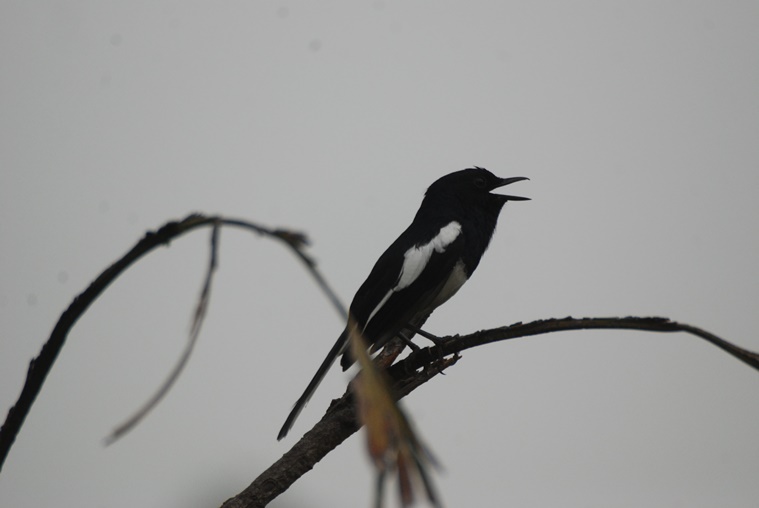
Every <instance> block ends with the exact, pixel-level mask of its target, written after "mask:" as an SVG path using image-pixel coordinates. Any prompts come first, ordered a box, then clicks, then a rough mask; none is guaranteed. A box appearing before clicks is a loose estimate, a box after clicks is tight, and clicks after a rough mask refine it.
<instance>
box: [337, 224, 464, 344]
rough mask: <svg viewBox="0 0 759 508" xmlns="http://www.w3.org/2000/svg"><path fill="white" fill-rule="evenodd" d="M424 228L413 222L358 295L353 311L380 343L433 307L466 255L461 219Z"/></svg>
mask: <svg viewBox="0 0 759 508" xmlns="http://www.w3.org/2000/svg"><path fill="white" fill-rule="evenodd" d="M424 233H425V232H422V231H419V229H418V228H414V225H413V224H412V226H411V227H410V228H409V229H408V230H406V231H405V232H404V233H403V234H402V235H401V236H400V237H399V238H398V240H396V242H395V243H393V245H391V246H390V247H389V248H388V249H387V251H385V253H384V254H383V255H382V256H381V257H380V259H379V260H378V261H377V264H376V265H375V266H374V269H372V272H371V274H370V275H369V277H368V278H367V280H366V282H364V284H363V285H362V286H361V288H360V289H359V291H358V292H357V293H356V297H355V298H354V300H353V304H352V305H351V312H352V313H353V315H354V316H355V318H356V320H357V321H358V323H359V324H360V325H361V326H363V329H364V335H365V337H366V339H367V340H368V341H369V342H371V343H373V345H374V347H375V348H377V347H381V346H383V345H384V343H385V342H387V341H388V340H390V339H391V338H392V337H393V336H395V335H396V334H397V333H398V332H399V331H400V330H401V329H402V328H403V327H404V326H406V325H407V324H408V323H409V322H411V321H412V320H414V319H415V318H417V317H420V316H419V315H420V314H422V313H426V314H429V312H431V311H432V310H433V309H432V308H430V306H431V305H432V304H433V302H434V301H435V298H436V297H437V295H438V294H439V293H440V291H441V289H442V288H443V287H444V286H445V284H446V282H447V281H448V279H449V277H450V275H451V273H452V272H453V270H454V268H455V266H456V264H457V263H458V262H459V260H460V259H461V256H462V252H463V249H464V237H463V234H462V230H461V224H459V223H458V222H456V221H449V222H447V223H442V225H440V224H438V225H435V226H433V227H430V228H429V230H428V231H427V232H426V234H424ZM413 240H416V241H413ZM424 317H426V316H424Z"/></svg>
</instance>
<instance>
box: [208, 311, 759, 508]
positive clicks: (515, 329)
mask: <svg viewBox="0 0 759 508" xmlns="http://www.w3.org/2000/svg"><path fill="white" fill-rule="evenodd" d="M587 329H606V330H640V331H649V332H686V333H689V334H692V335H695V336H697V337H700V338H702V339H704V340H706V341H708V342H710V343H711V344H714V345H715V346H717V347H719V348H721V349H723V350H724V351H726V352H728V353H730V354H731V355H733V356H735V357H736V358H738V359H740V360H741V361H743V362H745V363H747V364H748V365H750V366H752V367H753V368H755V369H757V370H759V354H757V353H755V352H753V351H749V350H747V349H743V348H741V347H739V346H736V345H735V344H732V343H731V342H728V341H726V340H724V339H722V338H720V337H718V336H716V335H714V334H712V333H709V332H707V331H705V330H702V329H700V328H697V327H695V326H691V325H687V324H683V323H678V322H676V321H670V320H669V319H667V318H661V317H624V318H614V317H610V318H581V319H574V318H572V317H567V318H563V319H546V320H540V321H533V322H531V323H525V324H522V323H516V324H513V325H511V326H506V327H502V328H494V329H490V330H482V331H478V332H475V333H472V334H468V335H461V336H459V335H455V336H451V337H445V338H444V341H443V342H442V343H441V344H440V345H436V346H432V347H428V348H424V349H420V350H418V351H414V352H413V353H411V354H410V355H409V356H408V357H406V358H405V359H404V360H402V361H400V362H398V363H396V364H395V365H393V366H392V367H390V368H389V369H388V370H387V372H388V374H389V376H390V378H391V379H392V380H393V389H394V391H395V394H396V397H397V398H398V399H400V398H402V397H404V396H405V395H407V394H409V393H411V392H412V391H414V390H415V389H416V388H417V387H419V386H421V385H422V384H424V383H426V382H427V381H429V380H430V379H432V378H433V377H435V376H436V375H437V374H439V373H441V372H442V371H443V370H445V369H446V368H448V367H449V366H451V365H453V364H454V363H456V362H457V361H458V359H459V358H460V357H459V356H458V353H460V352H462V351H464V350H465V349H470V348H473V347H477V346H483V345H485V344H489V343H492V342H499V341H502V340H509V339H516V338H519V337H529V336H534V335H541V334H545V333H552V332H559V331H568V330H587ZM450 355H452V356H450ZM446 357H447V358H446ZM441 358H443V359H442V360H441ZM358 428H359V427H358V423H357V420H356V417H355V414H354V409H353V404H352V397H351V395H350V393H348V392H346V394H345V395H343V396H342V398H340V399H337V400H334V401H332V404H331V405H330V407H329V408H328V409H327V412H326V414H325V415H324V416H323V417H322V419H321V420H320V421H319V422H318V423H317V424H316V425H314V427H313V428H312V429H311V430H310V431H308V432H307V433H306V434H305V435H304V436H303V437H302V438H301V439H300V440H299V441H298V442H297V443H296V444H295V445H294V446H293V447H292V448H291V449H290V451H288V452H287V453H285V454H284V455H283V456H282V457H281V458H280V459H279V460H278V461H277V462H275V463H274V464H273V465H272V466H271V467H269V469H267V470H266V471H264V472H263V473H261V475H259V476H258V478H256V479H255V480H254V481H253V483H251V484H250V486H248V487H247V488H246V489H245V490H243V491H242V492H241V493H240V494H238V495H237V496H235V497H233V498H231V499H229V500H227V501H226V502H225V503H224V504H223V505H222V508H254V507H262V506H266V505H267V504H268V503H269V502H270V501H271V500H272V499H274V498H275V497H277V496H278V495H279V494H281V493H283V492H284V491H286V490H287V489H288V488H289V487H290V486H291V485H292V484H293V483H294V482H295V481H296V480H297V479H298V478H300V476H302V475H303V474H305V473H306V472H308V471H309V470H311V468H313V467H314V465H316V463H317V462H319V461H320V460H321V459H322V458H324V456H326V455H327V454H328V453H329V452H330V451H332V450H333V449H334V448H335V447H336V446H338V445H339V444H340V443H342V442H343V441H345V440H346V439H347V438H348V437H350V436H351V435H352V434H354V433H355V432H356V431H357V430H358Z"/></svg>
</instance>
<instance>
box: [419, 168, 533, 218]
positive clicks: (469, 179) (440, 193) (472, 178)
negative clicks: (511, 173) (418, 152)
mask: <svg viewBox="0 0 759 508" xmlns="http://www.w3.org/2000/svg"><path fill="white" fill-rule="evenodd" d="M522 180H529V178H526V177H524V176H515V177H511V178H499V177H497V176H495V175H494V174H493V173H491V172H490V171H488V170H487V169H484V168H479V167H477V166H475V167H473V168H469V169H462V170H461V171H456V172H454V173H450V174H448V175H445V176H443V177H441V178H439V179H438V180H437V181H435V183H433V184H432V185H430V187H429V189H427V193H426V194H425V195H426V196H427V197H428V198H437V197H439V198H443V199H456V200H458V201H460V202H461V203H471V204H476V205H479V206H486V207H488V208H495V209H496V210H500V209H501V207H502V206H503V205H504V204H505V203H506V201H527V200H529V199H530V198H523V197H521V196H509V195H506V194H496V193H493V192H491V191H493V190H495V189H497V188H499V187H503V186H505V185H509V184H512V183H514V182H521V181H522Z"/></svg>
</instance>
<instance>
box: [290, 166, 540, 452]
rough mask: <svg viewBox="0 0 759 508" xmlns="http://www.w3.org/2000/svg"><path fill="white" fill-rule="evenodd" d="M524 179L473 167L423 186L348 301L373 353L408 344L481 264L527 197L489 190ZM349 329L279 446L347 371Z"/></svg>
mask: <svg viewBox="0 0 759 508" xmlns="http://www.w3.org/2000/svg"><path fill="white" fill-rule="evenodd" d="M522 180H529V178H526V177H523V176H516V177H511V178H499V177H497V176H495V175H494V174H493V173H491V172H490V171H488V170H487V169H484V168H481V167H477V166H474V167H472V168H468V169H463V170H460V171H456V172H453V173H450V174H447V175H445V176H443V177H441V178H439V179H437V180H436V181H435V182H433V183H432V185H430V186H429V188H428V189H427V192H426V193H425V195H424V198H423V200H422V204H421V206H420V207H419V210H418V211H417V212H416V215H415V216H414V220H413V221H412V222H411V225H409V226H408V228H406V230H405V231H404V232H403V233H401V235H400V236H399V237H398V238H397V239H396V240H395V241H394V242H393V243H392V244H391V245H390V247H388V248H387V250H385V252H384V253H383V254H382V255H381V256H380V257H379V259H378V260H377V262H376V263H375V265H374V267H373V268H372V270H371V272H370V273H369V276H368V277H367V278H366V280H365V281H364V283H363V284H362V285H361V286H360V287H359V289H358V291H357V292H356V295H355V296H354V297H353V301H352V302H351V305H350V308H349V312H350V314H349V315H350V316H351V318H352V319H353V320H355V323H356V326H357V328H358V330H360V331H361V333H362V335H363V337H364V339H365V340H366V341H367V343H368V344H369V345H370V346H371V348H370V349H371V351H372V352H373V351H377V350H379V349H380V348H382V347H383V346H384V345H385V344H387V343H388V342H389V341H390V340H391V339H393V338H394V337H400V338H402V339H403V340H404V341H405V342H407V343H409V344H410V342H409V341H410V339H411V337H413V336H414V334H416V333H420V334H421V335H424V336H425V337H429V338H430V339H434V336H432V335H430V334H427V333H425V332H423V331H422V330H421V327H422V325H423V324H424V322H425V321H426V320H427V318H428V317H429V316H430V314H431V313H432V311H433V310H435V309H436V308H437V307H439V306H440V305H442V304H443V303H445V302H446V301H447V300H448V299H449V298H451V297H452V296H453V295H454V294H455V293H456V292H457V291H458V290H459V289H460V288H461V286H462V285H463V284H464V283H465V282H466V281H467V280H468V279H469V277H471V275H472V273H473V272H474V271H475V269H476V268H477V266H478V265H479V264H480V259H482V255H483V254H484V253H485V251H486V250H487V248H488V245H489V244H490V240H491V238H492V237H493V233H494V232H495V228H496V223H497V221H498V216H499V214H500V212H501V209H502V208H503V206H504V205H505V204H506V202H507V201H527V200H529V199H530V198H525V197H520V196H509V195H505V194H497V193H493V192H491V191H493V190H495V189H497V188H499V187H503V186H506V185H509V184H512V183H515V182H519V181H522ZM348 333H349V326H348V325H346V327H345V330H344V331H343V332H342V334H340V337H339V338H338V339H337V342H335V344H334V346H332V349H330V351H329V353H328V354H327V357H326V358H325V359H324V361H323V362H322V364H321V365H320V366H319V369H318V370H317V371H316V374H315V375H314V377H313V378H312V379H311V382H310V383H309V384H308V386H307V387H306V389H305V391H304V392H303V395H301V396H300V398H299V399H298V401H297V402H296V403H295V406H294V407H293V409H292V410H291V412H290V414H289V415H288V417H287V420H286V421H285V423H284V425H283V426H282V429H281V430H280V431H279V435H278V436H277V440H281V439H283V438H284V437H285V436H286V435H287V433H288V432H289V431H290V429H291V428H292V425H293V424H294V423H295V420H296V418H297V417H298V415H299V414H300V412H301V411H302V410H303V408H304V407H305V405H306V404H307V403H308V401H309V399H310V398H311V396H312V395H313V393H314V392H315V391H316V389H317V388H318V386H319V384H320V383H321V381H322V380H323V379H324V376H326V374H327V372H328V371H329V369H330V368H331V367H332V364H333V363H334V362H335V360H336V359H337V357H338V356H340V355H342V359H341V361H340V364H341V366H342V368H343V370H347V369H348V368H349V367H350V366H351V365H352V364H353V363H354V361H355V360H354V358H353V356H352V355H351V352H350V348H349V347H348Z"/></svg>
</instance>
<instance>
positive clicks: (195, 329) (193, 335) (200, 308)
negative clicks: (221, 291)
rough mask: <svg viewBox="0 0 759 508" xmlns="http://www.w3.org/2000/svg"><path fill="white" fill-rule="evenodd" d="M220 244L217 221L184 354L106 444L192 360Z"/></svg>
mask: <svg viewBox="0 0 759 508" xmlns="http://www.w3.org/2000/svg"><path fill="white" fill-rule="evenodd" d="M218 244H219V223H218V222H216V223H214V225H213V228H212V229H211V242H210V245H211V253H210V256H209V262H208V269H207V270H206V278H205V281H204V283H203V289H202V290H201V292H200V297H199V298H198V304H197V306H196V307H195V313H194V315H193V318H192V325H191V326H190V332H189V333H188V335H187V345H186V346H185V348H184V351H183V352H182V356H181V357H180V358H179V360H178V361H177V364H176V365H175V366H174V368H173V369H172V371H171V372H170V373H169V376H168V377H167V378H166V381H164V382H163V384H162V385H161V386H160V387H159V388H158V390H156V393H155V394H154V395H153V396H152V397H151V398H150V399H148V401H147V402H145V404H143V406H142V407H141V408H140V409H138V410H137V411H136V412H135V414H134V415H132V416H131V417H130V418H129V419H128V420H127V421H125V422H124V423H122V424H121V425H119V426H118V427H116V428H115V429H114V430H113V432H111V434H110V435H109V436H108V437H106V438H105V444H106V445H110V444H113V443H114V442H115V441H116V440H118V439H119V438H120V437H121V436H123V435H124V434H126V433H127V432H129V431H130V430H132V429H133V428H134V427H135V426H137V424H138V423H140V421H142V419H143V418H145V417H146V416H147V415H148V413H150V411H152V410H153V408H154V407H155V406H156V405H157V404H158V403H159V402H160V401H161V399H163V397H164V396H165V395H166V394H167V393H168V392H169V390H170V389H171V387H172V386H173V385H174V383H175V382H176V380H177V379H178V378H179V375H180V374H181V373H182V371H183V370H184V368H185V366H186V365H187V362H188V361H189V360H190V355H191V354H192V351H193V350H194V349H195V344H196V343H197V341H198V335H199V334H200V327H201V325H202V324H203V321H204V319H205V317H206V310H207V309H208V302H209V299H210V296H211V282H212V281H213V275H214V273H215V272H216V267H217V266H218V263H217V259H218Z"/></svg>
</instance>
